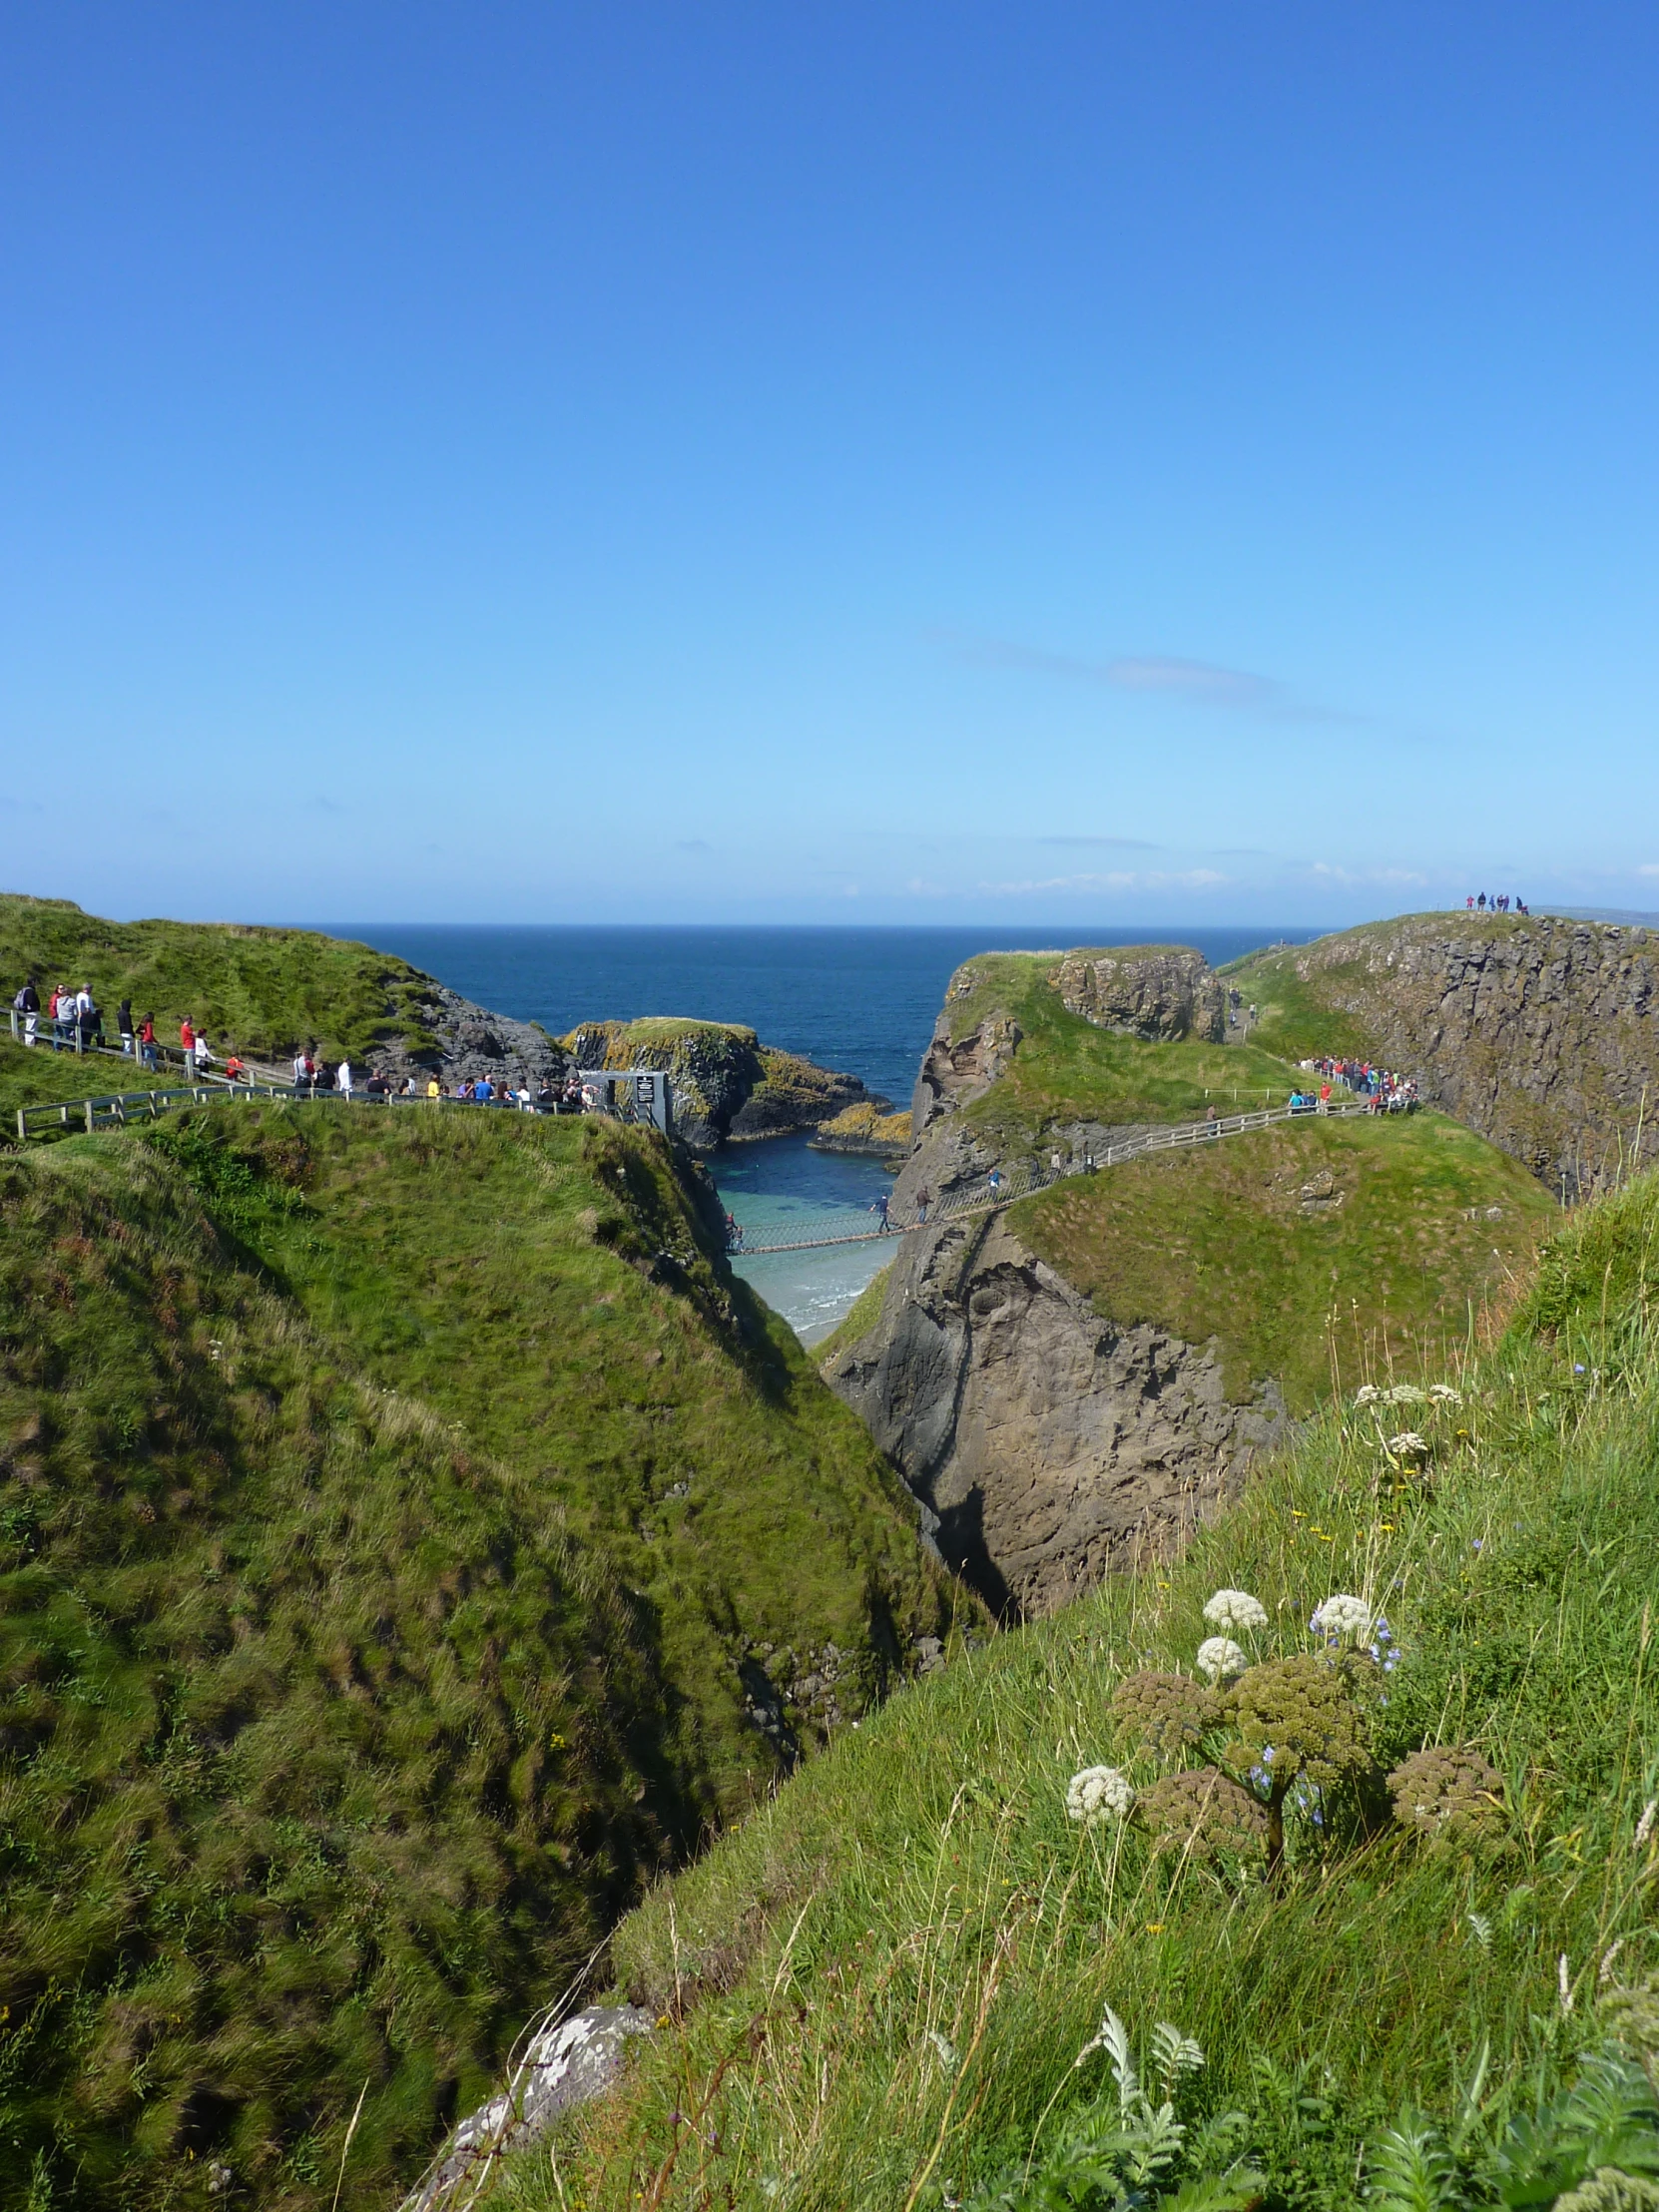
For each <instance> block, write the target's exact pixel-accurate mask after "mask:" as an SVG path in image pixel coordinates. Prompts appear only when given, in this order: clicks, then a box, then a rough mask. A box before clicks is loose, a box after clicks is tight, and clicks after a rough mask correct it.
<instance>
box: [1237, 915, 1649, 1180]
mask: <svg viewBox="0 0 1659 2212" xmlns="http://www.w3.org/2000/svg"><path fill="white" fill-rule="evenodd" d="M1224 979H1225V980H1226V981H1227V982H1228V983H1229V984H1231V985H1232V986H1233V987H1235V988H1237V989H1239V990H1240V991H1242V992H1243V993H1244V995H1245V997H1246V999H1247V1000H1249V1001H1254V1003H1255V1004H1256V1007H1257V1013H1258V1017H1259V1019H1258V1026H1257V1027H1256V1029H1255V1030H1254V1031H1253V1032H1252V1041H1253V1042H1255V1043H1257V1044H1259V1045H1261V1046H1262V1047H1264V1048H1265V1049H1266V1050H1269V1051H1276V1052H1281V1053H1284V1054H1285V1055H1286V1056H1287V1057H1290V1058H1302V1057H1305V1056H1307V1055H1309V1054H1312V1053H1316V1052H1334V1053H1341V1054H1350V1055H1355V1056H1358V1057H1361V1058H1365V1059H1371V1060H1377V1061H1382V1062H1383V1063H1384V1064H1385V1065H1387V1066H1389V1067H1394V1068H1399V1069H1403V1070H1405V1071H1407V1072H1409V1073H1410V1074H1412V1075H1414V1076H1416V1077H1417V1078H1418V1079H1419V1080H1420V1082H1421V1084H1422V1088H1423V1095H1424V1096H1425V1097H1428V1098H1431V1099H1434V1100H1437V1102H1438V1103H1439V1104H1441V1105H1443V1106H1445V1107H1446V1108H1447V1110H1448V1111H1449V1112H1451V1113H1454V1114H1456V1115H1457V1117H1458V1118H1459V1119H1460V1120H1462V1121H1466V1122H1468V1123H1469V1124H1470V1125H1471V1126H1472V1127H1474V1128H1476V1129H1479V1130H1480V1131H1481V1133H1482V1134H1483V1135H1485V1136H1488V1137H1490V1138H1491V1139H1492V1141H1493V1142H1494V1143H1495V1144H1500V1145H1501V1146H1502V1147H1503V1148H1504V1150H1505V1151H1506V1152H1511V1153H1513V1154H1514V1155H1515V1157H1516V1158H1517V1159H1519V1160H1521V1161H1523V1162H1524V1163H1525V1164H1526V1166H1527V1167H1528V1168H1530V1169H1531V1170H1532V1172H1533V1173H1534V1174H1535V1175H1537V1176H1539V1177H1541V1178H1542V1179H1543V1180H1545V1181H1547V1182H1548V1183H1549V1184H1550V1185H1551V1186H1552V1187H1554V1188H1555V1189H1556V1190H1557V1191H1560V1190H1561V1189H1562V1188H1565V1190H1566V1191H1567V1193H1568V1195H1572V1194H1574V1193H1577V1192H1581V1191H1588V1190H1590V1189H1593V1188H1595V1187H1596V1186H1597V1185H1598V1184H1599V1183H1600V1182H1602V1181H1604V1180H1606V1179H1609V1178H1611V1179H1615V1180H1616V1179H1617V1177H1618V1176H1619V1175H1620V1174H1622V1173H1623V1172H1624V1171H1625V1170H1626V1169H1627V1168H1628V1167H1629V1165H1630V1164H1631V1163H1632V1162H1633V1161H1634V1160H1636V1159H1637V1158H1640V1160H1642V1161H1643V1162H1648V1161H1651V1160H1652V1159H1653V1158H1654V1157H1655V1155H1656V1151H1659V1129H1656V1128H1655V1126H1654V1117H1653V1115H1652V1113H1651V1111H1650V1101H1651V1099H1652V1098H1653V1097H1654V1096H1655V1095H1659V1014H1656V1012H1655V1007H1656V1006H1659V937H1656V936H1655V935H1654V933H1653V932H1652V931H1651V930H1648V929H1645V928H1641V927H1631V926H1626V925H1622V924H1617V923H1607V922H1590V921H1569V920H1565V919H1562V918H1561V917H1559V916H1552V915H1547V914H1498V915H1492V914H1465V913H1451V914H1406V915H1402V916H1400V917H1399V918H1397V919H1395V920H1393V921H1384V922H1368V923H1367V924H1366V925H1365V926H1364V927H1363V928H1359V929H1346V930H1342V931H1340V932H1338V933H1337V934H1336V935H1333V936H1329V937H1320V938H1317V939H1316V940H1315V941H1314V942H1313V943H1312V944H1305V945H1275V946H1272V947H1270V948H1268V949H1267V950H1265V951H1262V952H1258V953H1253V954H1251V956H1250V957H1249V958H1248V959H1246V960H1242V961H1238V962H1235V963H1234V965H1233V966H1232V967H1230V968H1229V969H1227V970H1226V971H1225V976H1224Z"/></svg>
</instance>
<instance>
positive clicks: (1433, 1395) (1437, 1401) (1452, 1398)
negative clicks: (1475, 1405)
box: [1428, 1383, 1463, 1405]
mask: <svg viewBox="0 0 1659 2212" xmlns="http://www.w3.org/2000/svg"><path fill="white" fill-rule="evenodd" d="M1428 1401H1429V1403H1430V1404H1431V1405H1461V1404H1462V1402H1463V1393H1462V1391H1461V1390H1454V1389H1453V1388H1452V1386H1451V1384H1450V1383H1430V1384H1429V1385H1428Z"/></svg>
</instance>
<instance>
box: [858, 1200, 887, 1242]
mask: <svg viewBox="0 0 1659 2212" xmlns="http://www.w3.org/2000/svg"><path fill="white" fill-rule="evenodd" d="M864 1212H865V1213H866V1214H873V1215H874V1216H875V1221H876V1227H877V1228H878V1230H879V1231H880V1233H881V1235H882V1236H883V1237H884V1236H885V1235H886V1233H887V1231H888V1229H889V1228H890V1227H891V1226H892V1225H891V1223H890V1222H889V1221H888V1220H887V1194H886V1192H885V1191H882V1192H881V1193H880V1194H879V1196H878V1197H877V1198H876V1201H875V1203H874V1205H873V1206H866V1207H865V1208H864Z"/></svg>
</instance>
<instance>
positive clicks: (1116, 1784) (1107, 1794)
mask: <svg viewBox="0 0 1659 2212" xmlns="http://www.w3.org/2000/svg"><path fill="white" fill-rule="evenodd" d="M1134 1803H1135V1787H1134V1784H1133V1783H1132V1782H1131V1781H1130V1779H1129V1777H1128V1776H1127V1775H1126V1774H1121V1773H1119V1771H1118V1769H1117V1768H1116V1767H1084V1768H1083V1769H1082V1770H1081V1772H1080V1773H1077V1774H1074V1775H1073V1776H1072V1778H1071V1781H1070V1783H1069V1785H1068V1786H1067V1789H1066V1813H1067V1815H1068V1817H1069V1818H1070V1819H1072V1820H1074V1821H1081V1822H1082V1823H1083V1826H1084V1827H1085V1828H1093V1827H1095V1826H1096V1825H1097V1824H1098V1823H1099V1822H1101V1821H1121V1820H1127V1819H1128V1817H1129V1813H1130V1810H1131V1808H1132V1807H1133V1805H1134Z"/></svg>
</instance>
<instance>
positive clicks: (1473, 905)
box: [1463, 891, 1532, 914]
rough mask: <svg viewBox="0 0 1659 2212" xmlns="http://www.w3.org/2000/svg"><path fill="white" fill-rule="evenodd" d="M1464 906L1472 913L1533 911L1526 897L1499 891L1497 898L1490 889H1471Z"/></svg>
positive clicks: (1520, 912)
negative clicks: (1515, 896)
mask: <svg viewBox="0 0 1659 2212" xmlns="http://www.w3.org/2000/svg"><path fill="white" fill-rule="evenodd" d="M1463 906H1464V909H1465V911H1466V912H1468V913H1471V914H1529V913H1530V912H1531V911H1532V909H1531V907H1530V906H1529V905H1528V904H1527V903H1526V901H1525V899H1523V898H1511V897H1510V895H1509V893H1508V892H1507V891H1499V892H1498V894H1497V896H1496V897H1495V898H1494V897H1493V896H1492V895H1491V893H1490V892H1489V891H1470V893H1469V895H1468V896H1467V898H1465V899H1464V901H1463Z"/></svg>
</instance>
